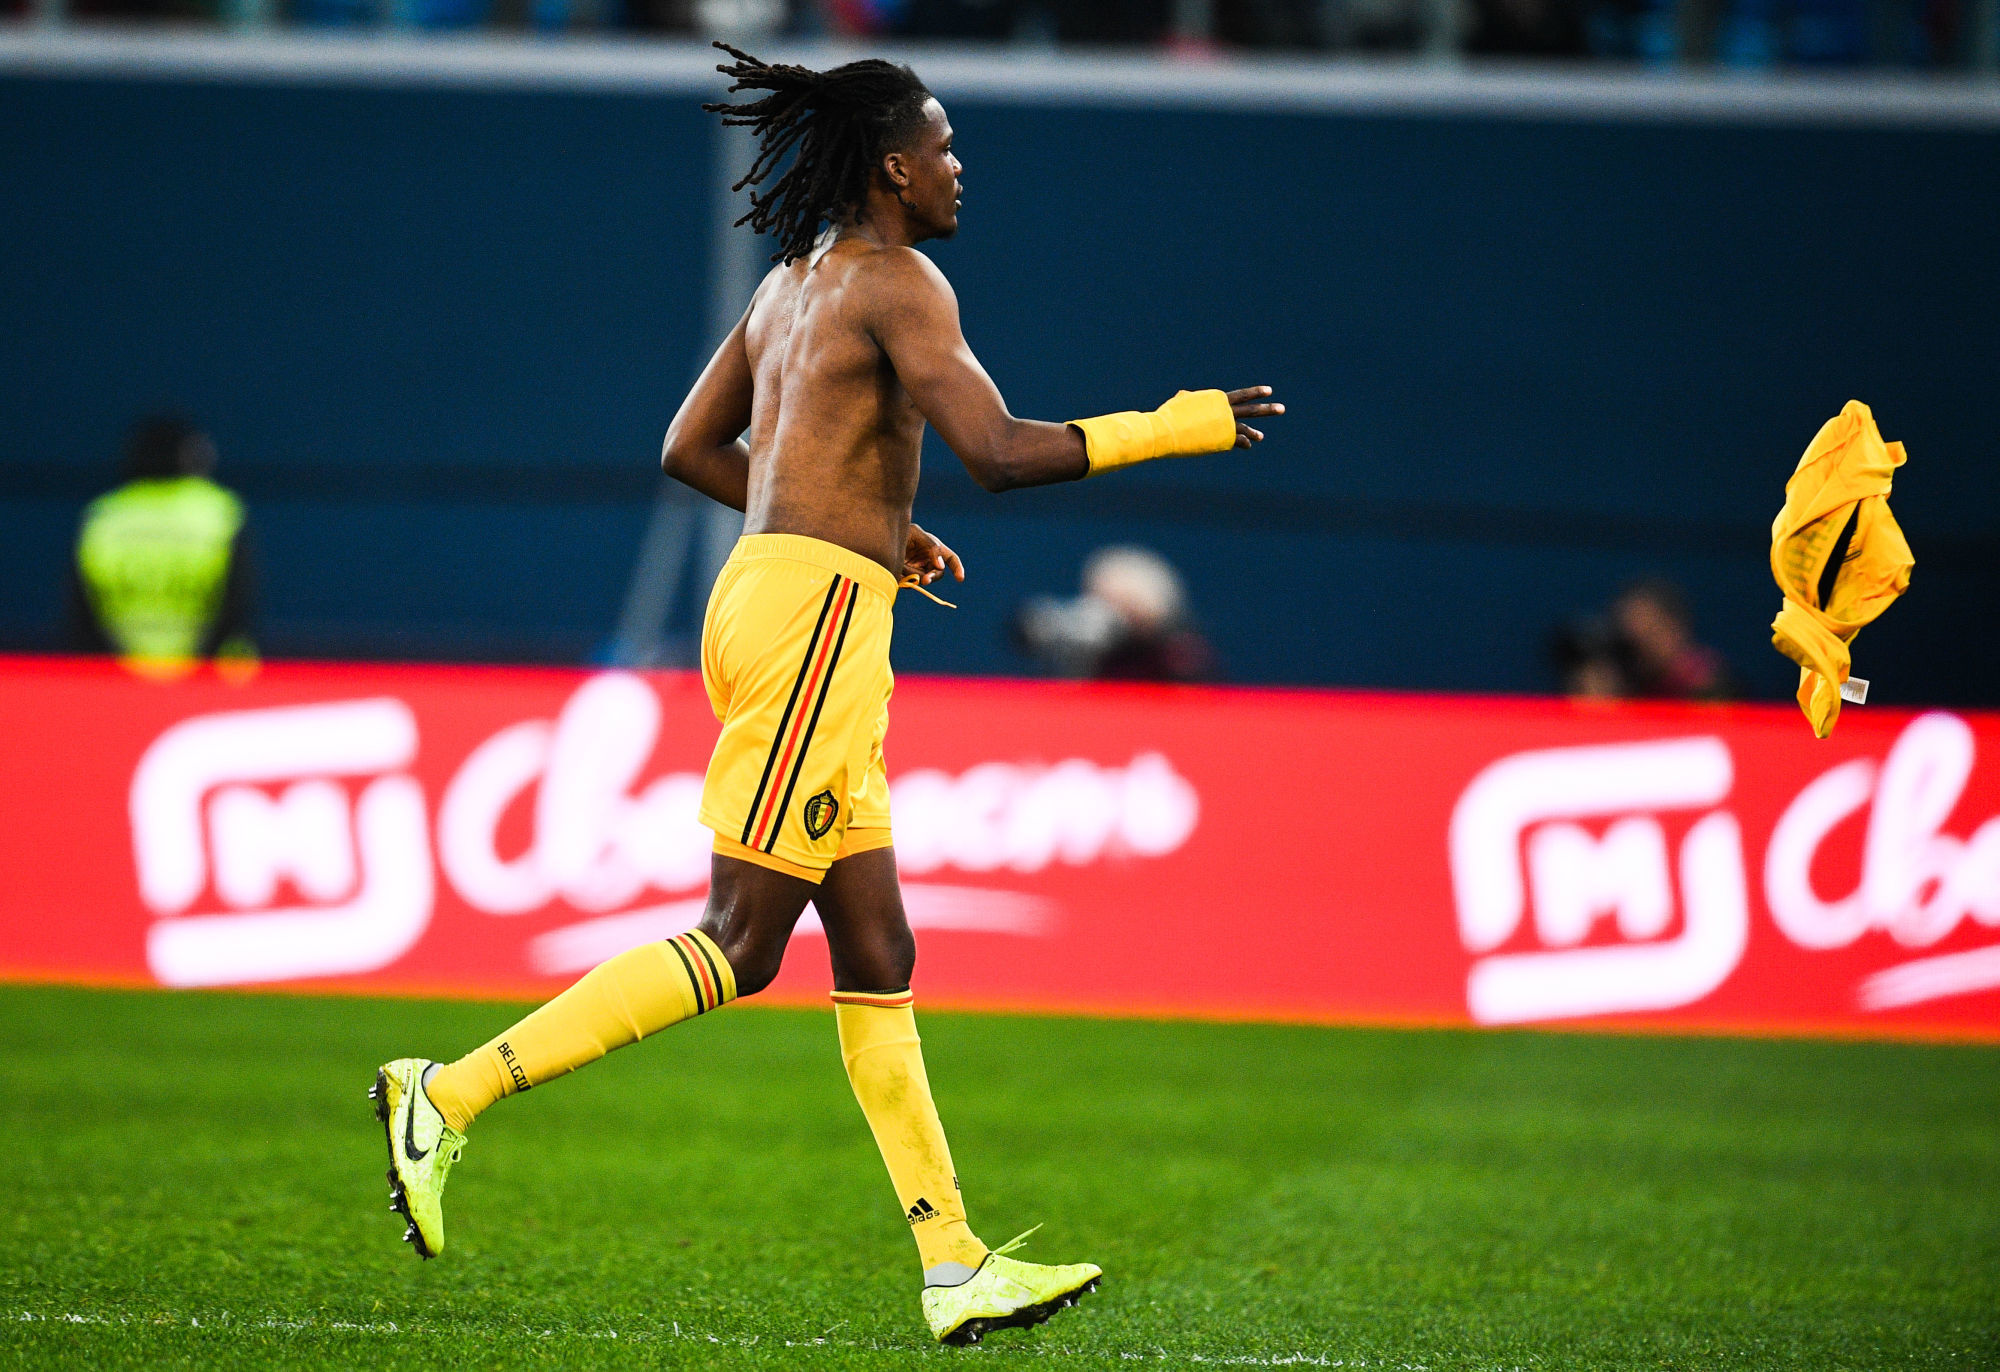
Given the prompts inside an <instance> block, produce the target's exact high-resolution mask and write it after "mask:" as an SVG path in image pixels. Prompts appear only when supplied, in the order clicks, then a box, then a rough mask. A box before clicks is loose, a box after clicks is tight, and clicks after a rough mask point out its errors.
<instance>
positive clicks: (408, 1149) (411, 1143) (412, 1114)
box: [403, 1087, 431, 1162]
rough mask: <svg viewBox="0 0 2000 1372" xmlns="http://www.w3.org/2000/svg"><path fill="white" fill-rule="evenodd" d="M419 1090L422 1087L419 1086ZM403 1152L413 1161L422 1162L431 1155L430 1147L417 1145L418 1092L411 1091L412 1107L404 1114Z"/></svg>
mask: <svg viewBox="0 0 2000 1372" xmlns="http://www.w3.org/2000/svg"><path fill="white" fill-rule="evenodd" d="M418 1089H419V1090H421V1089H422V1088H421V1087H419V1088H418ZM403 1152H404V1153H405V1154H406V1155H407V1156H408V1157H409V1159H410V1161H411V1162H422V1161H423V1160H424V1159H425V1158H427V1157H429V1156H430V1155H431V1150H430V1149H428V1148H418V1147H417V1092H416V1091H415V1090H413V1091H411V1092H410V1108H409V1110H408V1112H407V1113H406V1114H404V1116H403Z"/></svg>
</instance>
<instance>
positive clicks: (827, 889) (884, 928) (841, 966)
mask: <svg viewBox="0 0 2000 1372" xmlns="http://www.w3.org/2000/svg"><path fill="white" fill-rule="evenodd" d="M813 905H814V907H815V908H816V909H817V910H818V911H819V918H820V923H821V924H822V925H823V926H824V927H825V929H826V946H827V953H828V955H829V957H830V958H831V960H832V962H833V986H834V989H835V990H836V991H895V990H901V989H902V988H903V987H905V986H907V985H909V984H910V972H911V970H912V969H913V968H914V967H915V965H916V960H917V942H916V937H915V935H913V934H912V933H911V932H910V921H909V918H908V917H907V916H906V915H905V914H904V912H903V888H902V883H901V882H900V881H898V880H897V877H896V851H895V849H893V848H874V849H870V850H869V851H867V852H865V853H856V854H854V855H853V856H851V857H844V858H842V859H840V860H839V861H838V862H836V863H834V864H833V866H831V867H829V868H828V869H827V872H826V880H825V881H824V882H822V883H821V884H820V887H819V889H818V890H817V891H816V892H814V893H813Z"/></svg>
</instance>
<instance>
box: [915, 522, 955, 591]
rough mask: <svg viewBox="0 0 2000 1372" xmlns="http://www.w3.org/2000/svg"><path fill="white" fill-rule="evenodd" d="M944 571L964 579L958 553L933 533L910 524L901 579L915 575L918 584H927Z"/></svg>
mask: <svg viewBox="0 0 2000 1372" xmlns="http://www.w3.org/2000/svg"><path fill="white" fill-rule="evenodd" d="M946 572H950V573H951V574H952V575H953V576H954V577H957V578H958V579H959V580H960V581H963V580H965V564H964V563H963V562H960V561H959V560H958V554H957V553H955V552H953V551H952V550H951V549H949V548H947V547H946V546H945V545H944V542H943V540H941V539H939V538H938V537H937V536H936V535H935V534H930V533H926V532H924V530H922V529H920V528H918V527H917V526H916V525H915V524H912V525H910V541H909V543H908V544H907V545H905V547H904V549H903V579H904V580H905V581H907V580H909V579H910V578H911V577H915V578H916V579H917V584H918V585H919V586H928V585H930V584H931V583H932V582H933V581H936V580H937V579H938V578H939V577H940V576H943V575H944V574H945V573H946Z"/></svg>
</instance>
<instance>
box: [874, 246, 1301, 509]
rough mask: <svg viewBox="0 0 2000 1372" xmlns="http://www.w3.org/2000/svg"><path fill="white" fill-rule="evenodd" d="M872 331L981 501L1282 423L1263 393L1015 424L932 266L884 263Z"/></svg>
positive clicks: (1223, 442) (1264, 389)
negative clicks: (1275, 420)
mask: <svg viewBox="0 0 2000 1372" xmlns="http://www.w3.org/2000/svg"><path fill="white" fill-rule="evenodd" d="M878 270H879V271H880V272H881V273H882V275H881V278H880V282H879V285H880V289H879V290H878V291H877V292H876V293H875V301H876V308H875V310H874V312H873V315H874V318H873V321H872V323H873V328H874V333H875V337H876V340H877V342H879V343H880V344H881V345H882V348H883V351H884V352H886V353H887V354H888V356H889V361H890V364H891V365H892V366H894V367H895V369H896V376H897V378H898V379H899V380H901V381H902V383H903V387H904V389H905V390H907V391H908V392H909V393H910V397H911V399H912V400H914V401H915V402H916V406H917V409H918V410H920V411H921V412H922V413H923V416H924V418H925V419H928V420H929V421H930V423H931V427H933V428H935V429H936V430H937V431H938V435H939V437H941V438H943V439H944V441H945V443H946V444H947V445H948V446H949V447H950V448H951V450H952V451H953V452H954V453H957V454H958V458H959V461H961V462H963V463H964V464H965V466H966V470H967V471H969V472H971V473H972V477H973V479H974V480H975V481H977V482H978V483H979V484H980V485H981V486H984V487H985V488H986V489H987V490H989V491H1005V490H1011V489H1012V488H1014V487H1016V486H1043V485H1048V484H1049V483H1051V482H1056V481H1074V480H1077V479H1078V478H1080V477H1085V476H1091V475H1095V474H1096V473H1098V472H1103V471H1109V470H1111V469H1112V468H1114V467H1123V466H1129V465H1131V464H1132V463H1134V462H1143V461H1147V460H1150V459H1152V458H1156V457H1179V456H1192V455H1194V454H1197V453H1211V452H1222V451H1225V450H1227V449H1229V448H1247V447H1249V446H1250V445H1251V444H1253V443H1256V442H1258V441H1260V440H1261V439H1262V438H1263V437H1264V435H1263V434H1262V433H1261V432H1260V431H1258V430H1257V429H1254V428H1252V427H1251V426H1250V425H1249V424H1248V423H1246V422H1244V421H1245V420H1248V419H1256V418H1261V417H1263V416H1265V415H1273V414H1283V413H1284V411H1285V407H1284V406H1283V405H1279V404H1274V403H1270V402H1269V400H1268V397H1269V396H1270V394H1271V388H1270V387H1269V386H1251V387H1248V388H1247V389H1244V390H1240V391H1231V392H1228V393H1227V394H1226V395H1225V394H1224V393H1223V392H1221V391H1197V392H1185V391H1184V392H1182V393H1181V394H1180V395H1177V396H1175V397H1174V399H1172V400H1170V401H1168V402H1167V403H1166V404H1165V405H1163V406H1161V407H1160V408H1159V409H1158V410H1155V411H1153V412H1151V413H1149V414H1138V413H1136V412H1134V413H1128V414H1118V415H1103V416H1100V417H1098V418H1096V419H1085V420H1077V421H1074V422H1072V423H1069V424H1049V423H1044V422H1042V421H1040V420H1034V419H1016V418H1015V417H1014V416H1013V415H1012V414H1010V413H1008V410H1007V403H1006V401H1004V400H1002V399H1001V397H1000V391H999V388H998V387H996V386H995V385H994V384H993V379H992V378H991V377H990V376H988V375H987V374H986V369H985V368H984V367H982V366H980V365H979V359H978V358H976V357H974V356H973V354H972V349H971V347H970V346H969V345H968V344H967V343H966V341H965V335H964V333H963V332H962V330H961V329H960V327H959V317H958V297H957V296H956V295H955V294H954V293H953V291H952V289H951V283H950V282H948V281H946V280H945V278H944V273H943V272H940V271H939V270H938V269H937V267H936V266H934V265H933V264H932V263H931V261H930V259H929V258H927V257H925V256H923V255H922V254H921V253H917V252H914V251H911V250H909V249H900V250H891V251H889V252H885V253H884V254H883V255H882V263H881V266H880V267H879V268H878Z"/></svg>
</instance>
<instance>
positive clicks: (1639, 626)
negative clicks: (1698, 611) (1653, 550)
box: [1550, 577, 1737, 700]
mask: <svg viewBox="0 0 2000 1372" xmlns="http://www.w3.org/2000/svg"><path fill="white" fill-rule="evenodd" d="M1550 655H1551V657H1552V659H1553V661H1554V664H1555V668H1556V673H1557V675H1558V676H1559V677H1560V678H1561V679H1562V686H1563V690H1564V692H1565V693H1566V694H1568V695H1572V696H1578V697H1587V698H1606V697H1620V696H1628V697H1643V698H1648V699H1657V700H1731V699H1734V698H1735V696H1736V695H1737V689H1736V682H1735V680H1734V678H1733V677H1732V676H1731V675H1730V671H1729V664H1728V663H1726V662H1725V661H1723V658H1722V655H1721V654H1720V653H1718V652H1716V651H1715V649H1713V648H1710V647H1708V646H1706V645H1705V644H1702V643H1700V642H1698V641H1697V640H1696V639H1695V637H1694V627H1693V620H1692V618H1691V617H1690V615H1689V614H1688V608H1687V600H1686V597H1684V596H1683V595H1682V594H1681V590H1680V588H1679V587H1678V586H1676V585H1674V584H1673V583H1672V582H1670V581H1664V580H1661V579H1659V578H1657V577H1649V578H1647V579H1645V580H1642V581H1635V582H1633V583H1632V584H1631V585H1630V586H1627V587H1626V588H1625V589H1624V590H1623V591H1621V592H1620V593H1619V595H1618V598H1617V599H1616V600H1614V601H1612V602H1611V606H1610V608H1609V609H1608V610H1607V611H1606V612H1605V613H1604V614H1603V615H1601V616H1593V617H1591V618H1588V619H1583V620H1579V621H1576V622H1573V623H1571V624H1568V625H1565V626H1564V627H1563V628H1561V629H1560V630H1558V631H1557V632H1556V635H1555V637H1554V639H1553V640H1552V642H1551V644H1550Z"/></svg>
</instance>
